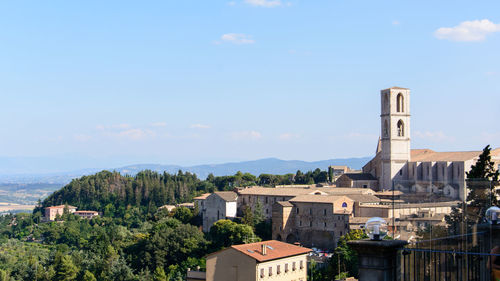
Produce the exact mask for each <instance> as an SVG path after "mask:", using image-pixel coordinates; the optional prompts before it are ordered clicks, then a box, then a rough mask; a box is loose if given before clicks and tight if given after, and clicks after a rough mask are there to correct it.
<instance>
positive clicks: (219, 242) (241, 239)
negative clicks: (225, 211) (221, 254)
mask: <svg viewBox="0 0 500 281" xmlns="http://www.w3.org/2000/svg"><path fill="white" fill-rule="evenodd" d="M209 237H210V240H211V241H212V247H213V248H214V250H218V249H220V248H223V247H229V246H231V245H237V244H245V243H249V242H256V241H258V240H260V239H258V238H256V237H255V234H254V232H253V230H252V227H250V226H248V225H246V224H238V223H235V222H233V221H230V220H219V221H217V222H215V223H214V224H213V225H212V227H211V228H210V232H209Z"/></svg>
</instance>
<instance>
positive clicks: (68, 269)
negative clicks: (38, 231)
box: [54, 253, 78, 281]
mask: <svg viewBox="0 0 500 281" xmlns="http://www.w3.org/2000/svg"><path fill="white" fill-rule="evenodd" d="M54 270H55V276H54V277H55V278H54V280H57V281H71V280H76V274H77V273H78V268H77V267H76V265H75V264H74V263H73V261H72V259H71V256H68V255H63V254H62V253H58V254H56V258H55V261H54Z"/></svg>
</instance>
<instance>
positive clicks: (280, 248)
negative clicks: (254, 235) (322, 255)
mask: <svg viewBox="0 0 500 281" xmlns="http://www.w3.org/2000/svg"><path fill="white" fill-rule="evenodd" d="M262 245H266V246H268V247H267V250H266V251H267V253H266V255H262ZM231 248H233V249H235V250H236V251H239V252H241V253H243V254H245V255H247V256H249V257H251V258H253V259H255V260H257V261H258V262H265V261H270V260H275V259H281V258H286V257H291V256H296V255H302V254H307V253H309V252H311V251H312V250H311V249H309V248H304V247H299V246H295V245H292V244H288V243H284V242H280V241H276V240H269V241H263V242H257V243H251V244H243V245H234V246H231Z"/></svg>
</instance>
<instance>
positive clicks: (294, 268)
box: [292, 262, 297, 271]
mask: <svg viewBox="0 0 500 281" xmlns="http://www.w3.org/2000/svg"><path fill="white" fill-rule="evenodd" d="M296 269H297V266H296V263H295V262H293V263H292V270H293V271H295V270H296Z"/></svg>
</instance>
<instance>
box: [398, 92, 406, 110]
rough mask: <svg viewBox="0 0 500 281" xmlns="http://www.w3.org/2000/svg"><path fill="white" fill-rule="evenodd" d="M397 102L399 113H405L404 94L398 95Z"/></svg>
mask: <svg viewBox="0 0 500 281" xmlns="http://www.w3.org/2000/svg"><path fill="white" fill-rule="evenodd" d="M396 102H397V111H398V112H404V111H405V108H404V98H403V94H401V93H399V94H398V98H397V100H396Z"/></svg>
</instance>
